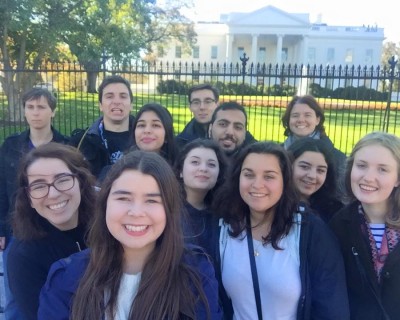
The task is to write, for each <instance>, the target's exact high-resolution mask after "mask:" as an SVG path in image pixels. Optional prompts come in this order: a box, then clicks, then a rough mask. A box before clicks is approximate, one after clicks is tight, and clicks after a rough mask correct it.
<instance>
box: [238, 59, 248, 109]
mask: <svg viewBox="0 0 400 320" xmlns="http://www.w3.org/2000/svg"><path fill="white" fill-rule="evenodd" d="M239 59H240V61H242V105H243V103H244V88H245V86H244V84H245V81H246V64H247V61H249V58H248V57H247V58H246V52H244V53H243V57H239Z"/></svg>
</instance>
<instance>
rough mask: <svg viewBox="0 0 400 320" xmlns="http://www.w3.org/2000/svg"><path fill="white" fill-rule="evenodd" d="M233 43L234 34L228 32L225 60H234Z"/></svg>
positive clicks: (227, 61) (228, 61)
mask: <svg viewBox="0 0 400 320" xmlns="http://www.w3.org/2000/svg"><path fill="white" fill-rule="evenodd" d="M232 45H233V35H232V34H230V33H227V34H226V52H225V62H226V63H231V62H232Z"/></svg>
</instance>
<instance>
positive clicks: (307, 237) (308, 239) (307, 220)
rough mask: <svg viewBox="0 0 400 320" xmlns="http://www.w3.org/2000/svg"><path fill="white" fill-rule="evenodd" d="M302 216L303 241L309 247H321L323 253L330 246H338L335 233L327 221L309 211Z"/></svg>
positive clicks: (301, 239) (301, 238)
mask: <svg viewBox="0 0 400 320" xmlns="http://www.w3.org/2000/svg"><path fill="white" fill-rule="evenodd" d="M301 216H302V220H301V223H302V224H301V235H300V241H301V242H303V243H304V244H305V245H306V246H307V247H309V248H313V249H316V250H319V249H321V253H322V251H324V252H326V251H325V250H328V249H327V248H329V247H332V246H336V238H335V235H334V233H333V232H332V230H331V229H330V228H329V226H328V224H327V223H326V222H325V221H323V220H322V219H321V218H320V217H318V216H317V215H315V214H314V213H311V212H309V211H307V212H302V213H301ZM324 247H325V249H323V248H324ZM318 248H319V249H318Z"/></svg>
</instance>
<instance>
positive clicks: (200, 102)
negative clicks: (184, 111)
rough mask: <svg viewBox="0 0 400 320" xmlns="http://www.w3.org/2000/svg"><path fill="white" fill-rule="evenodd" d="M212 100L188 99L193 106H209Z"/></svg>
mask: <svg viewBox="0 0 400 320" xmlns="http://www.w3.org/2000/svg"><path fill="white" fill-rule="evenodd" d="M214 102H215V100H214V99H205V100H204V101H201V100H198V99H195V100H192V101H190V105H191V106H193V107H200V106H201V104H203V105H204V106H206V107H209V106H211V105H212V104H213V103H214Z"/></svg>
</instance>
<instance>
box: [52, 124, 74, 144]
mask: <svg viewBox="0 0 400 320" xmlns="http://www.w3.org/2000/svg"><path fill="white" fill-rule="evenodd" d="M52 131H53V141H54V142H58V143H62V144H68V143H69V140H70V138H69V137H67V136H64V135H63V134H61V133H60V132H59V131H57V130H56V129H53V128H52Z"/></svg>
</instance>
